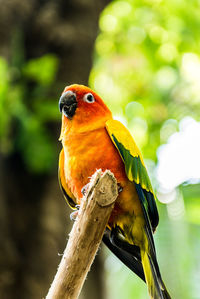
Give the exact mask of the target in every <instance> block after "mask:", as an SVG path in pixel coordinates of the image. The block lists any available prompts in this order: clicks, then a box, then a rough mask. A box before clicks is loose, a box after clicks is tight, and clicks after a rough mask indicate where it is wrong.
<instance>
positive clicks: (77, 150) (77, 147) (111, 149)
mask: <svg viewBox="0 0 200 299" xmlns="http://www.w3.org/2000/svg"><path fill="white" fill-rule="evenodd" d="M63 148H64V156H65V161H64V173H65V178H66V182H67V184H68V186H69V188H70V190H71V192H72V193H73V194H74V196H75V197H76V198H78V199H80V198H81V197H82V194H81V189H82V188H83V186H85V185H86V184H87V183H88V182H89V178H90V177H91V176H92V175H93V173H94V172H95V171H96V170H97V169H102V170H103V171H105V170H106V169H109V170H111V171H112V172H113V173H114V175H115V177H116V179H117V181H118V182H119V183H121V184H122V185H123V182H125V181H126V180H127V178H126V175H125V169H124V163H123V161H122V160H121V157H120V155H119V153H118V151H117V149H116V148H115V146H114V144H113V143H112V141H111V139H110V137H109V135H108V133H107V131H106V129H105V128H101V129H98V130H95V131H91V132H89V133H87V134H86V133H82V134H71V135H69V136H67V138H66V139H65V140H64V141H63Z"/></svg>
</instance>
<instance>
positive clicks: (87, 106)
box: [59, 84, 112, 139]
mask: <svg viewBox="0 0 200 299" xmlns="http://www.w3.org/2000/svg"><path fill="white" fill-rule="evenodd" d="M59 109H60V112H61V113H62V130H61V139H62V137H63V134H65V133H66V132H67V131H68V132H69V130H70V131H76V132H87V131H88V130H94V129H97V128H99V127H103V126H104V125H105V122H106V121H107V120H108V119H110V118H111V117H112V114H111V112H110V110H109V109H108V107H107V106H106V105H105V103H104V102H103V100H102V99H101V98H100V97H99V96H98V95H97V94H96V93H95V92H94V91H92V90H91V89H90V88H89V87H86V86H84V85H78V84H73V85H70V86H67V87H65V89H64V91H63V93H62V95H61V97H60V100H59ZM64 131H65V132H64Z"/></svg>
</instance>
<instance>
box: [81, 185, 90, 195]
mask: <svg viewBox="0 0 200 299" xmlns="http://www.w3.org/2000/svg"><path fill="white" fill-rule="evenodd" d="M88 187H89V183H88V184H87V185H85V186H83V188H82V189H81V193H82V194H83V195H86V193H87V190H88Z"/></svg>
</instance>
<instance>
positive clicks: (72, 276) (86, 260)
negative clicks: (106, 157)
mask: <svg viewBox="0 0 200 299" xmlns="http://www.w3.org/2000/svg"><path fill="white" fill-rule="evenodd" d="M117 195H118V191H117V182H116V179H115V178H114V176H113V174H112V173H111V172H110V171H109V170H107V171H105V172H104V173H102V171H101V170H97V171H96V172H95V174H94V175H93V176H92V178H91V181H90V183H89V185H88V187H87V194H86V196H84V197H83V200H82V201H81V206H80V209H79V212H78V216H77V219H76V221H75V223H74V225H73V228H72V231H71V233H70V236H69V240H68V243H67V247H66V249H65V252H64V255H63V257H62V260H61V262H60V265H59V268H58V271H57V274H56V276H55V278H54V281H53V283H52V285H51V287H50V289H49V292H48V294H47V297H46V298H47V299H63V298H64V299H69V298H70V299H75V298H78V296H79V294H80V291H81V288H82V286H83V283H84V281H85V278H86V276H87V273H88V271H89V270H90V266H91V264H92V262H93V260H94V257H95V254H96V252H97V250H98V247H99V244H100V242H101V239H102V236H103V233H104V230H105V227H106V224H107V222H108V220H109V217H110V214H111V212H112V209H113V207H114V203H115V200H116V198H117Z"/></svg>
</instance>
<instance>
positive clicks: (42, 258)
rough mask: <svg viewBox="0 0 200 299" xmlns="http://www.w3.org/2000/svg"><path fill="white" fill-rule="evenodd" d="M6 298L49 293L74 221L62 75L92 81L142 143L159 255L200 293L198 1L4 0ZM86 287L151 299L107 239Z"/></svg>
mask: <svg viewBox="0 0 200 299" xmlns="http://www.w3.org/2000/svg"><path fill="white" fill-rule="evenodd" d="M0 7H1V9H0V201H1V202H0V204H1V206H0V228H1V234H0V252H1V254H0V297H1V298H3V299H4V298H5V299H7V298H8V299H10V298H16V297H17V298H31V299H34V298H42V297H45V295H46V293H47V290H48V288H49V285H50V283H51V281H52V279H53V276H54V274H55V272H56V269H57V265H58V263H59V260H60V258H61V257H60V255H61V254H62V252H63V249H64V247H65V245H66V240H67V238H68V233H69V231H70V228H71V223H70V221H69V213H70V210H69V208H68V207H67V205H66V204H65V202H64V200H63V197H62V194H61V192H60V190H59V187H58V182H57V161H58V155H59V151H60V149H61V145H60V144H59V142H58V138H59V131H60V114H59V111H58V99H59V96H60V94H61V92H62V91H63V89H64V86H66V85H69V84H71V83H81V84H86V85H88V84H89V85H90V86H91V87H92V88H93V89H94V90H95V91H96V92H97V93H99V95H101V96H102V97H103V99H104V100H105V102H106V103H107V105H108V106H109V107H110V109H111V110H112V112H113V114H114V116H115V118H117V119H119V120H121V121H122V122H123V123H124V124H125V125H126V126H127V127H128V128H129V130H130V131H131V133H132V135H133V136H134V138H135V140H136V142H137V144H138V145H139V147H140V148H141V150H142V152H143V156H144V158H145V162H146V165H147V168H148V170H149V175H150V177H151V180H152V183H153V186H154V188H155V191H156V194H157V197H158V201H157V204H158V209H159V213H160V224H159V227H158V229H157V231H156V234H155V243H156V247H157V252H158V260H159V264H160V268H161V272H162V275H163V278H164V281H165V282H166V285H167V287H168V289H169V291H170V293H171V295H172V298H173V299H174V298H175V299H180V298H181V299H197V298H200V283H199V282H200V258H199V252H200V50H199V49H200V17H199V16H200V1H199V0H191V1H186V0H181V1H180V0H173V1H172V0H166V1H162V0H140V1H138V0H134V1H133V0H124V1H106V0H104V1H102V0H98V1H92V0H84V1H83V0H74V1H72V0H69V1H64V0H58V1H56V0H49V1H44V0H43V1H42V0H29V1H26V0H7V1H5V0H0ZM81 298H83V299H84V298H97V299H98V298H99V299H102V298H103V299H113V298H115V299H121V298H127V299H129V298H141V299H144V298H148V296H147V290H146V286H145V284H144V283H143V282H142V281H140V280H139V278H137V277H136V276H135V275H134V274H133V273H131V272H130V271H129V270H128V269H126V267H125V266H123V265H122V264H121V263H120V262H119V261H118V260H117V259H116V258H115V257H114V256H113V255H112V254H110V253H109V252H108V250H106V248H105V247H104V246H103V245H102V246H101V250H100V251H99V254H98V255H97V257H96V260H95V263H94V265H93V266H92V270H91V272H90V273H89V275H88V279H87V281H86V284H85V286H84V289H83V291H82V294H81Z"/></svg>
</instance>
